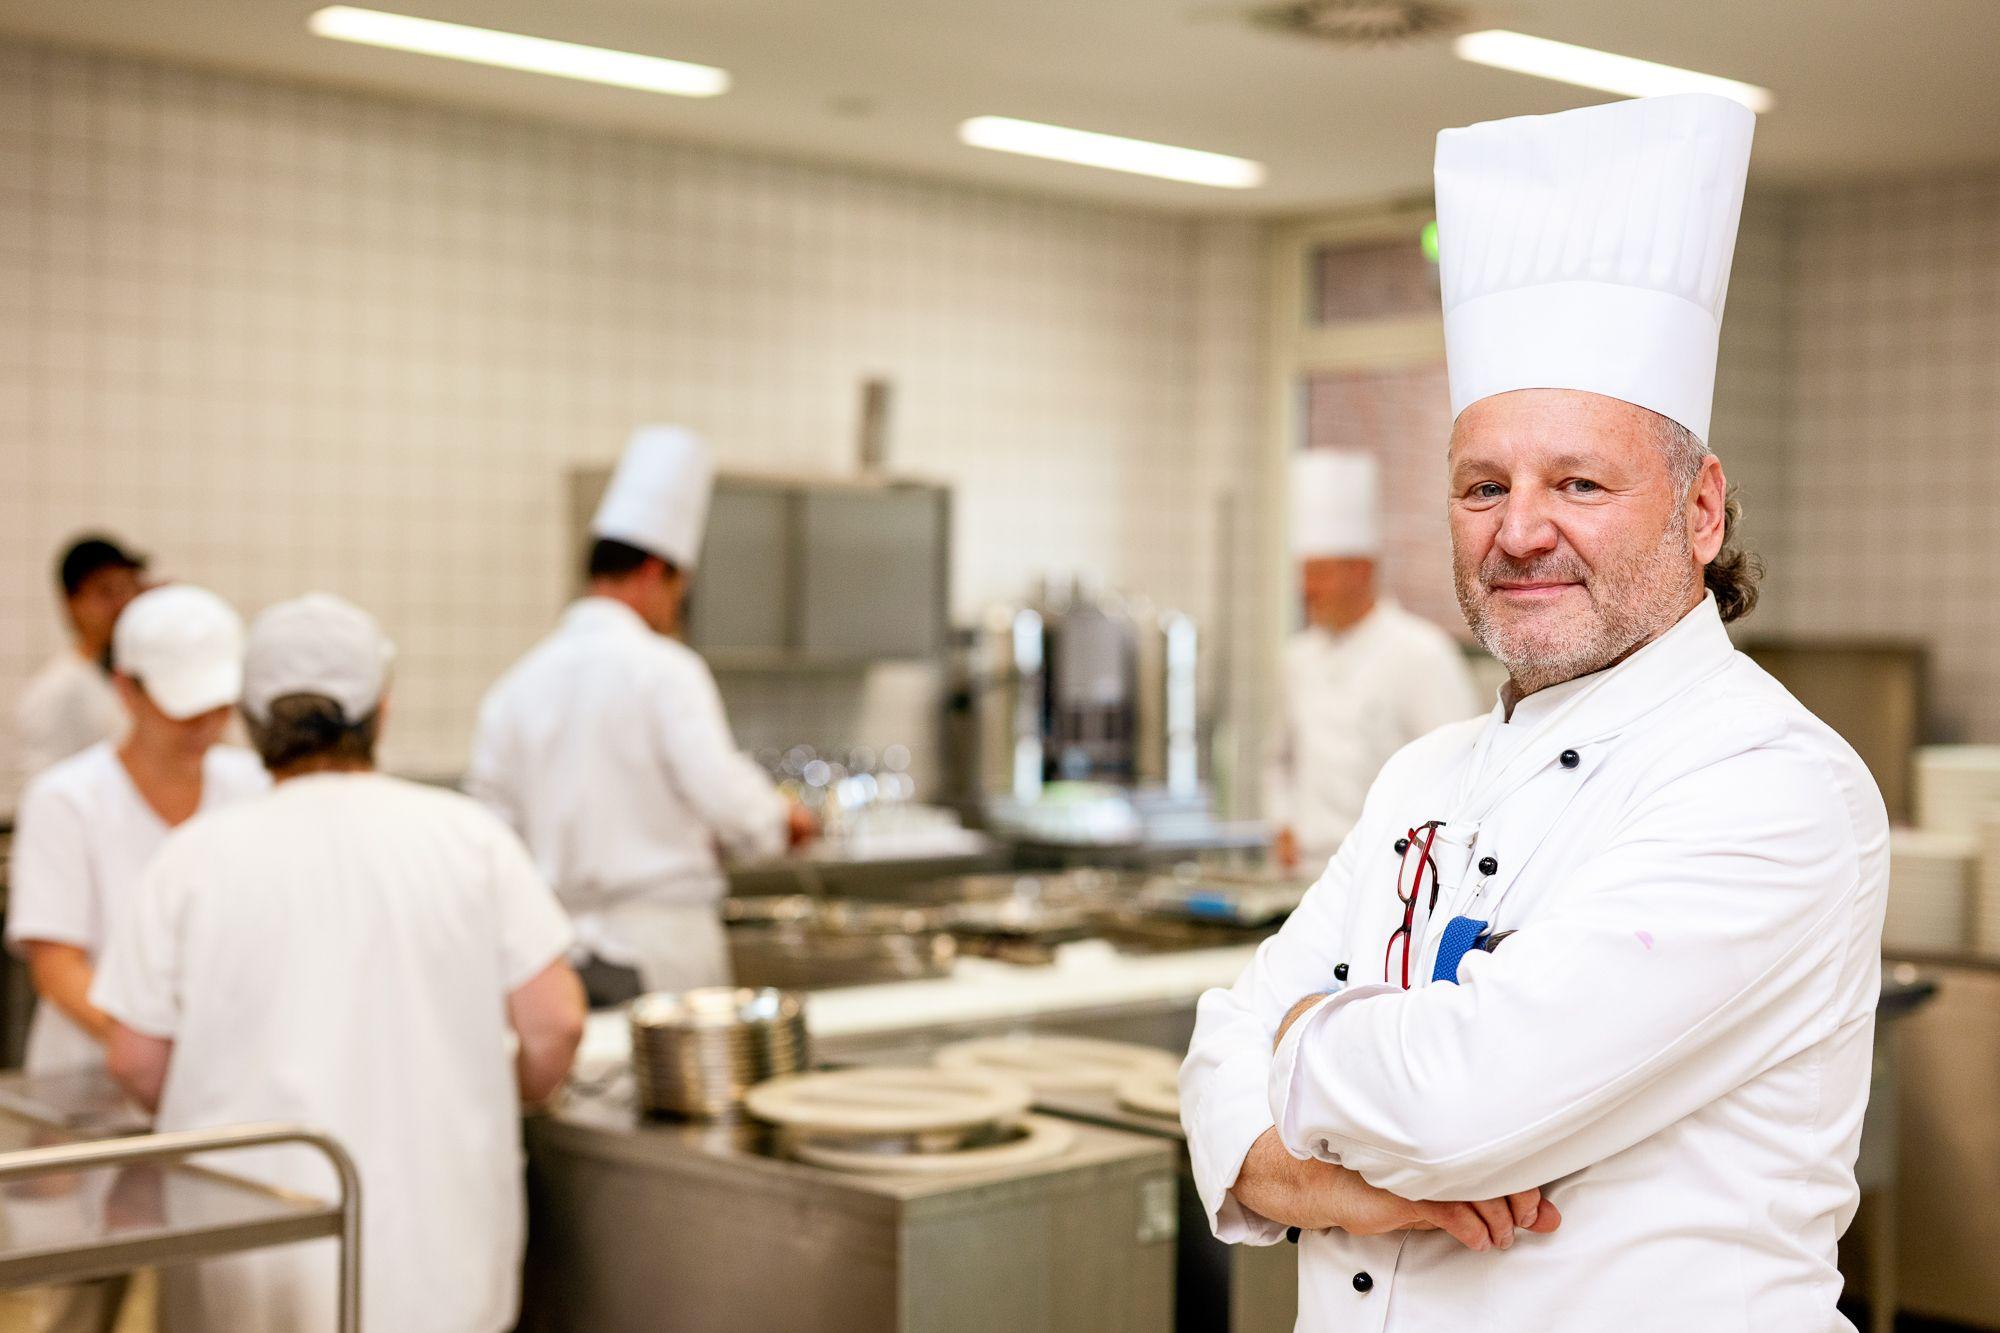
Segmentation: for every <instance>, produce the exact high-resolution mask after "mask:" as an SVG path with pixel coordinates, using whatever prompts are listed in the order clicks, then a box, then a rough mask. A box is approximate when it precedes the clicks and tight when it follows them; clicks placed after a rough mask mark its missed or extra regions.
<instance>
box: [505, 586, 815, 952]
mask: <svg viewBox="0 0 2000 1333" xmlns="http://www.w3.org/2000/svg"><path fill="white" fill-rule="evenodd" d="M466 787H467V790H469V791H470V792H471V793H472V794H473V795H474V796H477V797H478V798H479V799H480V800H482V801H484V802H486V803H487V804H488V805H489V806H491V807H492V808H493V809H494V810H495V811H497V812H498V813H499V814H500V815H501V816H502V817H503V818H504V819H506V820H507V822H508V823H510V824H512V825H513V826H514V828H515V829H516V830H517V831H518V832H519V833H520V834H521V836H522V838H523V839H524V840H525V841H526V842H527V844H528V848H529V850H530V851H531V852H532V853H533V854H534V858H535V862H536V864H537V865H538V866H539V867H540V868H541V871H542V874H543V875H544V876H546V877H547V879H548V881H549V883H550V884H552V885H554V887H555V891H556V896H557V897H558V898H560V899H561V900H562V904H563V906H564V907H566V908H567V909H568V910H569V912H570V914H571V916H572V917H573V918H574V919H575V921H576V925H577V936H578V940H579V942H580V943H581V944H582V945H584V946H586V947H589V948H591V949H593V950H595V951H596V952H598V953H600V954H602V955H604V956H605V957H606V958H609V959H611V960H613V961H615V962H620V963H627V964H631V965H636V966H639V967H640V969H641V971H642V972H644V973H647V974H648V975H647V982H648V984H649V985H658V984H660V982H659V980H657V979H656V977H655V976H654V975H653V974H654V973H655V972H659V971H665V972H673V971H677V970H679V968H678V967H677V966H676V965H675V964H676V960H675V959H673V958H671V957H669V958H663V959H661V960H660V961H661V966H659V967H651V966H648V964H649V962H651V961H652V960H653V958H654V956H655V954H656V953H657V952H658V950H657V949H656V948H655V946H654V938H653V937H655V936H659V937H667V936H672V935H674V934H676V933H677V931H678V925H677V924H675V922H674V921H673V920H671V919H669V918H670V917H677V918H678V919H680V920H684V921H688V922H690V923H693V922H694V921H695V920H696V914H693V913H687V912H681V913H677V914H660V915H662V919H663V920H667V921H668V925H667V927H666V928H663V929H662V930H660V931H652V930H650V929H647V928H643V927H641V926H640V925H639V918H640V916H641V914H640V913H637V912H634V911H633V910H632V909H633V907H634V906H635V904H637V905H643V906H647V907H666V908H689V907H699V908H711V907H712V906H713V905H714V904H715V903H716V902H717V901H718V900H719V899H720V898H721V897H722V894H723V892H724V889H725V887H726V881H725V879H724V876H723V872H722V866H721V861H720V859H719V856H718V845H719V846H720V848H722V849H726V850H728V851H730V852H733V853H735V854H738V855H741V856H746V857H752V856H773V855H776V854H778V853H779V852H781V851H783V850H784V847H785V838H786V806H785V800H784V798H783V797H782V796H781V795H780V794H779V793H778V791H777V789H776V788H775V787H773V786H772V785H771V782H770V780H769V779H768V778H767V777H765V775H764V773H763V770H761V769H759V768H758V767H757V765H756V764H755V763H754V762H752V761H751V760H750V759H749V758H748V757H747V756H746V755H744V754H743V753H742V752H741V751H739V750H738V749H737V748H736V744H735V741H734V740H733V739H732V738H731V736H730V732H729V723H728V721H727V719H725V718H724V716H723V712H722V698H721V695H720V694H719V693H717V691H716V688H715V679H714V677H713V676H711V675H710V674H709V671H708V667H707V665H706V664H705V663H703V662H702V660H701V658H700V657H698V656H696V655H695V653H694V652H693V651H691V650H690V649H689V648H688V647H687V646H686V645H684V644H681V643H678V642H676V641H674V640H673V639H669V638H667V637H665V636H663V635H660V634H655V633H654V632H653V631H652V630H651V629H650V628H648V626H647V625H646V622H645V621H643V620H641V619H640V618H639V615H638V613H637V612H635V611H633V610H632V609H631V608H630V607H628V606H626V605H625V604H624V603H622V602H617V601H613V600H611V599H610V598H606V597H586V598H584V599H583V600H581V601H579V602H577V603H575V604H574V605H573V606H571V607H570V608H569V610H568V611H567V612H565V613H564V615H563V618H562V623H561V624H560V625H559V626H558V627H557V628H556V631H555V632H554V633H553V634H551V635H550V636H549V637H548V638H546V639H544V640H542V642H540V643H539V644H537V645H535V647H534V648H532V649H530V650H529V652H528V654H527V656H525V657H523V658H522V659H521V660H520V661H519V662H517V663H515V664H514V666H513V667H512V668H511V669H510V670H509V671H508V672H507V674H506V675H504V676H502V677H501V678H500V680H499V682H498V683H497V684H496V685H494V687H493V688H492V689H491V690H490V691H489V692H488V693H487V695H486V699H485V701H484V702H483V703H482V704H481V705H480V709H479V725H478V729H477V731H476V733H475V735H474V737H473V748H472V766H471V771H470V773H469V774H468V775H467V779H466Z"/></svg>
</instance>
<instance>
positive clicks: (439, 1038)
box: [91, 595, 584, 1333]
mask: <svg viewBox="0 0 2000 1333" xmlns="http://www.w3.org/2000/svg"><path fill="white" fill-rule="evenodd" d="M390 656H391V649H390V645H389V642H388V640H387V639H385V638H384V637H383V635H382V632H381V630H380V629H379V628H377V627H376V624H375V622H374V621H373V620H372V619H371V618H370V617H369V616H368V615H366V614H365V613H364V612H362V611H360V610H359V609H358V608H356V607H354V606H352V605H350V604H349V603H346V602H343V601H341V600H339V599H338V598H334V597H329V596H325V595H314V596H309V597H302V598H298V599H296V600H294V601H289V602H283V603H280V604H278V605H277V606H274V607H272V608H270V609H269V610H267V611H265V612H264V614H263V615H261V616H259V617H258V618H257V620H256V621H255V622H254V623H253V624H252V625H251V628H250V640H249V649H248V652H247V654H246V657H245V661H244V679H243V713H244V717H245V719H246V721H247V722H248V723H249V727H250V734H251V737H252V739H253V740H254V742H255V743H256V746H257V749H258V751H259V753H260V754H261V755H262V756H263V760H264V763H265V764H266V766H267V767H269V769H270V771H271V776H272V777H273V778H274V779H275V782H276V785H275V786H274V787H273V789H272V790H271V791H270V792H268V793H266V794H265V795H263V796H261V797H258V798H256V799H254V800H251V801H245V802H242V803H240V804H238V805H235V806H233V807H231V808H229V809H227V810H219V811H216V812H215V813H213V814H209V815H204V816H203V817H202V818H200V819H198V820H196V821H194V822H193V823H191V824H190V825H189V826H188V827H186V828H184V829H181V830H178V831H177V832H176V833H175V834H174V836H173V837H172V838H170V839H168V841H167V845H166V846H165V847H163V848H161V850H160V853H159V856H158V857H157V858H156V859H155V861H154V863H153V866H152V868H151V869H150V870H149V871H148V872H147V875H146V881H145V883H144V885H143V886H142V888H141V891H140V893H139V895H138V898H137V899H136V901H135V902H134V903H133V904H132V906H131V909H130V910H129V911H128V912H127V914H126V917H125V919H124V920H123V921H121V922H120V923H119V925H118V929H117V931H116V932H115V934H114V936H113V939H112V944H111V948H110V951H109V952H108V953H107V955H106V956H105V959H104V965H103V967H102V969H101V970H100V972H99V974H98V978H97V984H96V986H95V987H94V988H93V989H92V992H91V999H92V1001H93V1003H95V1004H96V1005H97V1006H98V1007H99V1008H101V1009H103V1010H104V1011H105V1012H106V1013H108V1014H110V1015H111V1016H112V1017H113V1019H115V1020H116V1025H115V1026H114V1027H113V1029H112V1034H111V1040H110V1047H109V1053H110V1068H111V1072H112V1074H113V1075H114V1076H115V1077H117V1078H118V1080H119V1081H120V1082H121V1083H122V1084H123V1085H124V1086H125V1087H126V1089H127V1090H128V1091H129V1092H130V1093H131V1094H132V1095H133V1097H134V1098H135V1099H137V1100H138V1101H139V1102H141V1103H142V1104H143V1105H146V1106H148V1107H155V1108H157V1111H158V1119H157V1124H158V1126H159V1128H161V1129H192V1128H198V1127H212V1126H218V1125H233V1124H241V1123H245V1122H250V1121H286V1122H291V1123H296V1124H306V1125H313V1126H316V1127H318V1128H321V1129H324V1130H327V1131H329V1132H331V1133H332V1134H333V1136H334V1137H335V1138H336V1139H338V1140H339V1141H340V1142H341V1143H342V1144H343V1145H344V1146H345V1147H346V1148H347V1149H348V1151H349V1152H350V1153H351V1154H352V1155H353V1157H354V1160H355V1163H356V1165H357V1167H358V1168H359V1170H360V1174H361V1190H362V1194H361V1197H362V1204H363V1206H362V1212H361V1219H362V1220H361V1225H362V1233H361V1235H362V1255H363V1262H362V1270H361V1283H362V1309H361V1326H362V1327H363V1328H371V1329H397V1330H401V1329H410V1330H417V1329H421V1330H425V1331H426V1333H497V1330H500V1329H505V1328H509V1327H511V1326H512V1324H513V1322H514V1317H515V1313H516V1298H517V1287H518V1282H519V1268H520V1260H521V1253H522V1241H523V1212H524V1206H523V1199H522V1193H523V1186H522V1153H521V1142H520V1133H521V1125H520V1107H521V1104H522V1103H523V1102H529V1103H533V1102H538V1101H541V1100H542V1099H543V1098H545V1097H547V1096H548V1095H549V1094H550V1093H551V1092H553V1091H554V1090H555V1089H556V1088H557V1087H558V1086H559V1085H560V1084H561V1082H562V1080H563V1078H564V1077H565V1075H566V1074H567V1073H568V1070H569V1065H570V1060H571V1058H572V1057H573V1055H574V1053H575V1050H576V1045H577V1042H578V1041H579V1039H580V1038H581V1035H582V1030H583V1017H584V1008H583V993H582V987H581V985H580V984H579V983H578V981H577V978H576V975H575V973H574V972H572V971H571V970H570V967H569V963H568V961H567V959H566V957H565V954H566V951H567V949H568V947H569V941H570V932H569V925H568V923H567V921H565V920H564V918H563V914H562V910H561V908H559V907H558V906H557V904H556V901H555V898H554V896H553V895H552V894H551V893H550V892H549V890H548V888H547V886H546V885H544V884H543V883H542V881H541V878H540V877H539V876H538V875H537V874H536V873H535V869H534V866H533V865H532V864H531V863H530V862H529V860H528V858H527V854H526V853H525V852H523V851H522V850H521V846H520V842H519V840H518V839H516V838H515V837H514V835H513V834H512V833H511V832H509V831H508V830H507V828H506V827H505V826H504V825H502V824H501V823H500V821H498V820H497V819H495V818H494V817H493V816H492V814H491V813H489V812H488V811H486V810H484V809H481V808H480V807H479V805H478V804H477V803H476V802H474V801H471V800H469V799H467V798H466V797H463V796H460V795H458V794H457V793H455V792H448V791H441V790H438V789H435V788H431V787H424V786H419V785H417V784H415V783H410V782H405V781H402V780H400V779H397V778H391V777H386V776H384V775H382V774H379V773H377V772H376V771H375V769H374V762H373V755H374V750H375V745H376V741H377V738H378V736H379V733H380V729H381V726H382V722H383V717H384V714H385V712H386V704H385V702H384V691H385V689H386V687H387V682H388V671H389V662H390ZM217 1165H218V1166H220V1167H223V1168H224V1169H227V1170H231V1171H238V1172H242V1173H245V1174H249V1175H253V1176H255V1177H257V1178H259V1179H262V1180H265V1181H268V1182H270V1183H273V1184H277V1185H281V1186H285V1187H288V1188H290V1189H293V1190H296V1191H299V1192H302V1193H305V1194H309V1195H315V1196H317V1197H321V1198H332V1197H334V1195H335V1194H336V1193H337V1185H336V1182H335V1179H334V1176H333V1173H332V1170H331V1168H330V1167H329V1166H328V1165H327V1164H326V1162H325V1161H324V1160H322V1159H321V1158H319V1157H318V1156H317V1155H316V1154H314V1153H312V1152H311V1151H309V1150H304V1149H299V1148H293V1147H281V1148H272V1149H268V1150H263V1149H260V1150H257V1151H256V1152H255V1153H251V1154H232V1155H231V1156H230V1157H229V1159H228V1160H227V1162H226V1163H223V1162H218V1163H217ZM335 1295H336V1293H335V1254H334V1250H333V1248H332V1242H330V1241H319V1242H313V1243H311V1244H309V1245H305V1246H299V1245H293V1246H287V1247H283V1248H279V1249H274V1250H267V1251H263V1252H260V1253H256V1254H251V1255H246V1256H242V1257H236V1258H230V1259H222V1260H214V1261H210V1262H206V1263H202V1264H197V1265H183V1266H178V1267H175V1268H172V1269H168V1270H164V1271H163V1272H162V1274H161V1313H162V1325H163V1327H164V1328H166V1329H167V1330H169V1333H177V1331H178V1330H216V1329H228V1330H230V1333H314V1331H315V1330H322V1329H331V1328H332V1327H333V1322H334V1309H335Z"/></svg>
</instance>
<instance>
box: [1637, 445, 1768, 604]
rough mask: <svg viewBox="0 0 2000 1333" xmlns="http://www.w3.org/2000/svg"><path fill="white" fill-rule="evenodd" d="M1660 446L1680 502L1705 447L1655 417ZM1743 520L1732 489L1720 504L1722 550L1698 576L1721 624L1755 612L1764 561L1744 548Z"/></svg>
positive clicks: (1696, 474)
mask: <svg viewBox="0 0 2000 1333" xmlns="http://www.w3.org/2000/svg"><path fill="white" fill-rule="evenodd" d="M1656 419H1657V420H1658V422H1659V440H1660V447H1661V448H1662V449H1663V450H1664V451H1665V452H1666V455H1667V471H1668V474H1669V475H1671V476H1672V477H1673V479H1674V485H1675V487H1676V488H1678V489H1679V491H1680V493H1681V498H1682V500H1684V501H1685V500H1686V498H1687V496H1688V492H1689V491H1691V490H1692V489H1693V488H1694V483H1695V479H1696V478H1697V477H1699V476H1700V475H1701V463H1702V460H1703V459H1704V458H1707V457H1708V446H1707V445H1706V444H1704V443H1702V441H1701V440H1700V439H1699V438H1697V437H1696V435H1695V433H1694V432H1693V431H1691V430H1689V429H1688V428H1687V427H1686V426H1683V425H1682V424H1681V423H1680V422H1678V421H1675V420H1673V419H1672V418H1671V417H1657V418H1656ZM1742 519H1743V502H1742V501H1741V500H1740V499H1738V498H1737V495H1736V491H1735V490H1734V488H1732V489H1731V490H1730V491H1729V493H1728V494H1727V495H1726V496H1724V497H1723V501H1722V549H1720V550H1719V551H1717V552H1716V553H1715V559H1713V560H1711V561H1709V562H1708V564H1707V566H1706V567H1705V568H1704V569H1703V570H1702V572H1701V577H1702V582H1703V584H1704V585H1706V586H1707V588H1708V590H1709V591H1710V592H1712V593H1714V594H1715V609H1716V610H1717V611H1718V612H1720V613H1721V615H1722V619H1723V623H1724V624H1728V623H1730V622H1731V621H1736V620H1741V619H1742V618H1743V617H1745V616H1747V615H1749V614H1750V613H1751V612H1752V611H1754V610H1756V609H1757V586H1758V584H1759V583H1760V582H1762V580H1763V578H1764V562H1763V561H1762V560H1760V559H1758V558H1757V556H1756V555H1755V554H1754V553H1752V552H1750V551H1746V550H1744V549H1743V546H1742V544H1741V543H1740V542H1739V541H1738V540H1737V528H1738V526H1739V525H1740V524H1741V522H1742Z"/></svg>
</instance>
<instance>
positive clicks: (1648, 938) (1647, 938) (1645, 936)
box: [1632, 930, 1653, 953]
mask: <svg viewBox="0 0 2000 1333" xmlns="http://www.w3.org/2000/svg"><path fill="white" fill-rule="evenodd" d="M1632 934H1633V935H1635V936H1637V937H1638V940H1639V943H1641V944H1643V945H1645V946H1646V952H1647V953H1651V952H1652V951H1653V932H1652V931H1650V930H1635V931H1633V932H1632Z"/></svg>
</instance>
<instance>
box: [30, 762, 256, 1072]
mask: <svg viewBox="0 0 2000 1333" xmlns="http://www.w3.org/2000/svg"><path fill="white" fill-rule="evenodd" d="M270 785H271V779H270V777H269V776H268V775H266V774H265V772H264V766H263V764H261V763H259V762H258V759H257V756H256V755H254V754H252V753H250V751H248V750H244V749H239V748H237V747H235V746H232V745H217V746H215V747H213V748H211V749H210V750H209V752H208V754H207V755H206V756H205V757H204V758H203V760H202V766H201V809H202V810H204V811H206V810H215V809H218V808H220V807H222V806H225V805H229V804H231V803H233V802H235V801H240V800H242V799H243V798H244V797H246V796H254V795H256V794H257V793H259V792H261V791H263V790H265V789H266V788H268V787H269V786H270ZM169 832H171V830H170V829H169V828H168V826H167V824H166V822H165V821H163V820H162V819H161V818H160V816H159V814H158V813H157V812H156V811H154V809H153V807H152V806H150V805H148V804H146V798H145V797H144V796H141V795H140V794H139V789H138V787H136V786H134V785H133V783H132V775H131V774H130V773H128V772H126V771H125V765H124V764H123V763H121V762H120V761H119V758H118V752H117V750H116V749H115V748H114V747H113V745H112V743H111V742H110V741H103V742H100V743H99V744H97V745H93V746H91V747H90V748H88V749H86V750H85V751H84V752H83V753H81V754H77V755H72V756H70V757H69V758H68V759H65V760H63V761H62V762H61V763H59V764H57V765H55V766H54V767H53V768H50V769H48V770H47V771H45V772H44V773H42V774H41V775H40V776H39V777H37V778H36V779H35V780H34V781H33V782H30V783H29V784H28V789H27V791H26V792H25V793H23V794H22V797H21V808H20V810H19V812H18V813H17V816H16V828H15V831H14V853H13V864H12V866H11V867H10V870H9V876H10V881H11V882H10V883H9V885H8V897H7V943H8V946H9V947H11V948H12V949H14V951H15V952H17V953H23V954H25V951H24V950H23V949H22V945H23V943H24V942H25V941H28V940H46V941H48V942H49V943H51V944H71V945H75V946H76V947H77V948H79V949H81V950H83V951H84V953H86V954H88V955H89V956H90V959H91V961H92V962H93V963H95V962H96V961H97V960H98V958H99V956H100V955H102V954H103V952H104V946H105V945H106V944H107V943H108V942H109V941H110V938H111V930H112V927H113V926H114V925H116V924H117V922H118V921H119V919H120V918H121V917H123V916H124V914H125V912H126V910H127V909H128V907H129V906H130V904H131V901H132V896H133V894H134V893H135V892H137V890H138V887H139V881H140V877H141V876H142V875H144V874H145V871H146V867H147V866H148V865H149V864H150V863H151V862H152V859H153V856H154V854H155V853H157V852H158V851H159V850H160V844H161V843H163V842H165V841H166V840H167V834H168V833H169ZM103 1063H104V1052H103V1049H102V1048H101V1047H99V1046H98V1044H97V1042H96V1041H95V1040H94V1039H93V1038H92V1037H91V1036H90V1034H89V1033H87V1032H85V1031H84V1030H83V1029H82V1028H80V1027H78V1026H77V1025H76V1024H74V1023H72V1022H70V1020H69V1019H68V1018H67V1017H66V1016H65V1015H64V1014H63V1013H62V1011H61V1010H59V1009H57V1008H56V1007H55V1006H54V1005H53V1004H50V1003H48V1002H47V1001H43V1002H42V1003H40V1004H37V1005H36V1006H35V1017H34V1021H33V1022H32V1023H31V1024H30V1025H29V1028H28V1050H27V1056H26V1059H25V1061H24V1064H25V1067H26V1070H27V1072H28V1073H30V1074H47V1073H51V1072H54V1071H56V1070H61V1069H79V1068H90V1067H94V1066H101V1065H102V1064H103Z"/></svg>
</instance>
